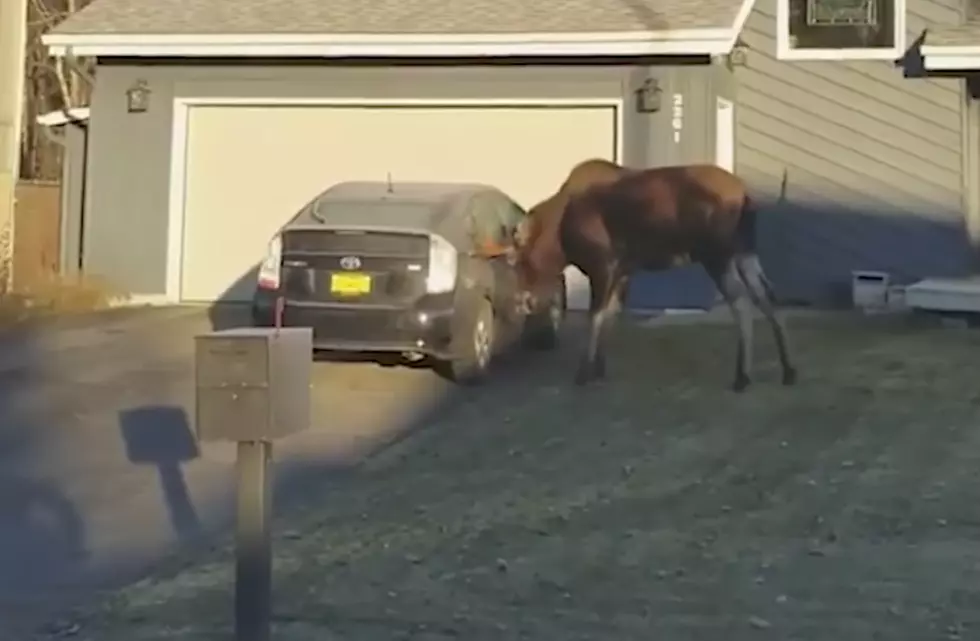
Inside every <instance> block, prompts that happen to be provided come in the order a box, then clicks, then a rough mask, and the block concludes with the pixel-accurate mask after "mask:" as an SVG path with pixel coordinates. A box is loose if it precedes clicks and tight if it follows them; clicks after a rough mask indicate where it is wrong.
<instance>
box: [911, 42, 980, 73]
mask: <svg viewBox="0 0 980 641" xmlns="http://www.w3.org/2000/svg"><path fill="white" fill-rule="evenodd" d="M921 53H922V59H923V65H924V66H925V68H926V70H927V71H967V70H971V69H980V44H976V45H956V46H953V45H950V46H944V45H928V44H924V45H922V49H921Z"/></svg>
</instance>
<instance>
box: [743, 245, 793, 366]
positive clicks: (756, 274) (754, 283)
mask: <svg viewBox="0 0 980 641" xmlns="http://www.w3.org/2000/svg"><path fill="white" fill-rule="evenodd" d="M735 265H736V267H737V268H738V273H739V276H740V277H741V280H742V282H744V283H745V289H746V292H747V293H748V295H749V298H750V299H751V300H752V303H753V304H754V305H755V306H756V307H758V308H759V311H761V312H762V315H763V316H765V317H766V321H768V322H769V326H770V327H772V333H773V337H774V338H775V339H776V350H777V351H778V352H779V364H780V365H781V366H782V368H783V385H793V384H794V383H796V379H797V372H796V367H794V366H793V362H792V361H793V359H792V358H791V357H790V349H789V339H788V337H787V335H786V327H785V326H784V325H783V323H782V321H781V320H780V319H779V316H778V315H777V314H776V309H775V296H774V295H773V291H772V285H770V283H769V279H768V278H766V274H765V272H764V271H762V264H761V263H760V262H759V257H758V256H756V255H755V254H743V255H740V256H738V257H736V259H735Z"/></svg>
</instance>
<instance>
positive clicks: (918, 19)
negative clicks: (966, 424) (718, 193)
mask: <svg viewBox="0 0 980 641" xmlns="http://www.w3.org/2000/svg"><path fill="white" fill-rule="evenodd" d="M959 17H960V9H959V1H958V0H908V16H907V25H908V32H909V43H912V42H914V41H915V40H916V39H917V38H918V37H919V36H920V35H921V34H922V32H923V30H924V29H925V28H926V26H927V24H952V23H956V22H957V21H958V20H959ZM775 33H776V0H758V2H757V4H756V7H755V10H754V12H753V14H752V15H751V17H750V18H749V20H748V23H747V25H746V29H745V31H744V33H743V35H742V38H743V40H744V42H745V43H746V44H747V45H748V46H749V48H750V51H749V54H748V61H747V65H746V66H744V67H736V68H735V77H736V82H737V98H738V105H737V122H738V125H737V152H736V163H737V168H738V171H739V173H740V175H742V176H743V177H744V178H746V179H747V180H748V181H749V183H750V185H751V186H752V188H753V191H754V192H755V194H756V195H757V197H759V198H760V200H761V201H762V202H763V203H765V204H768V205H769V206H767V207H765V208H764V210H763V212H762V214H761V215H760V228H759V235H760V253H761V254H762V257H763V260H764V262H765V264H766V266H767V269H768V270H769V272H770V274H771V276H772V279H773V281H774V282H775V285H776V288H777V290H778V293H779V294H780V296H781V297H783V298H785V299H790V300H799V301H805V302H811V303H828V302H835V301H838V300H840V299H841V298H842V297H844V296H847V292H848V288H849V285H850V271H851V270H852V269H884V270H887V271H889V272H891V273H892V274H893V275H894V276H895V277H896V278H897V279H899V280H901V281H905V282H908V281H910V280H914V279H917V278H921V277H924V276H938V275H959V274H963V273H966V272H968V271H969V270H970V268H971V267H972V254H971V251H970V248H969V242H968V236H967V233H966V221H965V219H964V189H963V153H962V146H963V145H962V130H963V125H962V117H963V115H962V110H963V104H964V98H963V90H962V84H961V82H960V81H959V80H956V79H937V78H915V77H906V75H908V74H909V73H911V74H912V75H914V73H915V72H916V69H915V66H916V57H915V56H914V55H910V56H908V58H909V63H908V64H907V67H906V71H905V72H903V69H902V67H900V66H896V65H894V64H892V63H888V62H883V61H853V62H833V61H827V62H822V61H820V62H817V61H807V62H781V61H778V60H776V58H775V51H776V37H775ZM784 179H785V182H784ZM780 196H783V197H784V198H785V200H782V201H781V202H779V198H780Z"/></svg>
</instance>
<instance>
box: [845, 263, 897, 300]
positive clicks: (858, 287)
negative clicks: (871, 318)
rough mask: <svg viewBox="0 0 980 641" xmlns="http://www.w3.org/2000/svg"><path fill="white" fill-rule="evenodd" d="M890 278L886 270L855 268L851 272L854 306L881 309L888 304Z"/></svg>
mask: <svg viewBox="0 0 980 641" xmlns="http://www.w3.org/2000/svg"><path fill="white" fill-rule="evenodd" d="M889 284H890V278H889V276H888V274H887V273H886V272H876V271H863V270H856V271H853V272H851V296H852V300H853V304H854V307H857V308H859V309H882V308H884V307H887V306H888V286H889Z"/></svg>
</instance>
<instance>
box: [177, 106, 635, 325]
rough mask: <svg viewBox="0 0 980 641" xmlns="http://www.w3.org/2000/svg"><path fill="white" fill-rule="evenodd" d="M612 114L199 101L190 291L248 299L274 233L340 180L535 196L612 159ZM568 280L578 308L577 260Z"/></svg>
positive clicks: (191, 128)
mask: <svg viewBox="0 0 980 641" xmlns="http://www.w3.org/2000/svg"><path fill="white" fill-rule="evenodd" d="M615 116H616V114H615V109H613V108H612V107H582V108H570V107H569V108H564V107H560V108H559V107H549V108H531V107H485V106H484V107H455V106H454V107H323V106H311V107H297V106H289V107H269V106H262V107H245V106H234V107H232V106H197V107H193V108H191V111H190V114H189V123H188V147H187V156H186V157H187V170H186V180H187V183H186V193H185V207H184V239H183V240H184V242H183V256H182V274H181V298H182V299H183V300H185V301H214V300H226V301H244V300H249V299H250V298H251V295H252V292H253V288H254V281H255V277H254V269H255V266H256V265H257V263H258V261H259V260H261V258H262V255H263V253H264V251H265V247H266V244H267V243H268V240H269V238H270V237H271V236H272V234H274V233H275V232H276V230H277V229H278V228H279V227H280V226H281V225H282V224H283V223H284V222H286V221H287V220H288V219H289V218H291V217H292V216H293V215H294V214H295V213H296V212H297V211H298V210H299V209H300V208H301V207H302V206H303V205H304V204H305V203H306V202H308V201H309V200H310V199H311V198H313V197H314V196H316V195H317V194H318V193H319V192H321V191H322V190H323V189H324V188H326V187H327V186H329V185H331V184H333V183H337V182H341V181H346V180H386V179H387V176H388V175H389V174H390V175H391V177H392V179H393V180H394V181H400V180H430V181H433V180H434V181H475V182H481V183H487V184H490V185H494V186H496V187H498V188H500V189H502V190H503V191H504V192H506V193H508V194H510V196H511V197H512V198H514V199H515V200H516V201H518V202H519V203H520V204H521V205H523V206H524V207H531V206H532V205H533V204H535V203H537V202H538V201H540V200H542V199H543V198H545V197H547V196H548V195H550V194H551V193H553V192H554V190H555V189H557V188H558V186H559V185H560V184H561V182H562V181H563V180H564V179H565V177H566V176H567V174H568V172H569V170H570V169H571V168H572V166H573V165H574V164H575V163H577V162H580V161H581V160H584V159H586V158H592V157H600V158H607V159H610V160H613V159H615V131H616V125H615ZM569 285H570V287H569V289H570V296H571V298H572V299H573V300H570V304H572V305H573V306H574V307H581V306H582V304H583V302H584V301H583V298H584V300H585V301H587V297H588V284H587V282H585V280H584V278H583V277H582V275H581V274H580V273H578V271H577V270H574V273H572V274H569ZM583 287H584V290H583ZM585 304H586V305H587V302H586V303H585Z"/></svg>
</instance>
